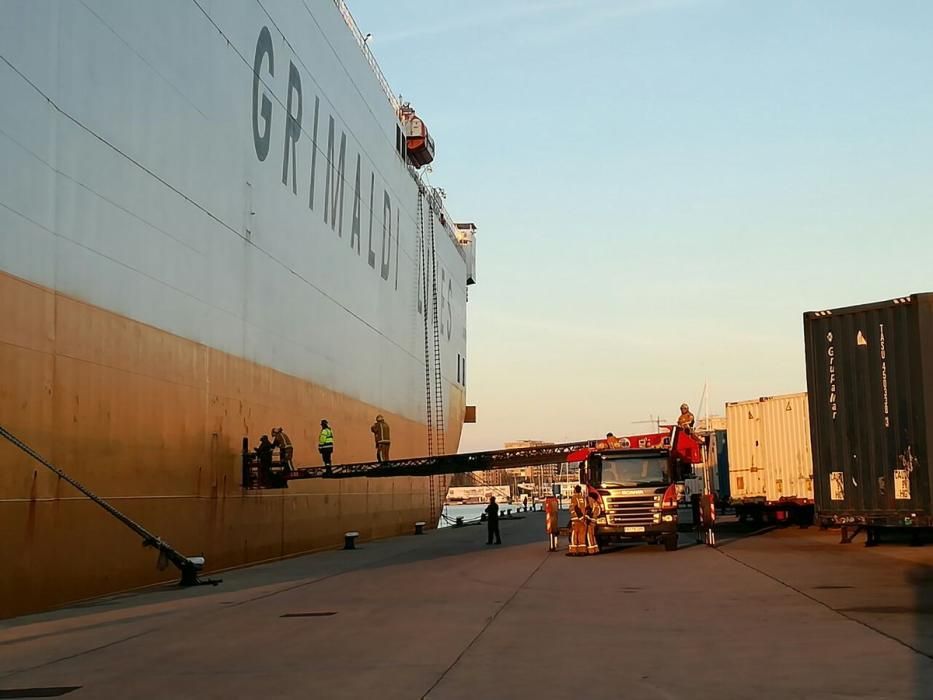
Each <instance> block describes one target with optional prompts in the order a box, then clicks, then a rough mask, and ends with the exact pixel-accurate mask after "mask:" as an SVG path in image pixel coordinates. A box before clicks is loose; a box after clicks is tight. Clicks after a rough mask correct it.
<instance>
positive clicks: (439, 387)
mask: <svg viewBox="0 0 933 700" xmlns="http://www.w3.org/2000/svg"><path fill="white" fill-rule="evenodd" d="M430 230H431V284H432V290H431V308H432V309H433V326H434V430H435V431H436V432H437V435H436V440H435V441H436V443H437V452H438V454H444V433H445V432H446V431H445V429H444V428H445V424H444V378H443V374H442V367H441V327H440V322H439V318H438V317H439V313H438V308H437V286H438V281H437V267H438V266H437V245H436V241H435V238H434V213H433V211H432V212H431V220H430Z"/></svg>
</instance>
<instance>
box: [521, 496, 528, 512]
mask: <svg viewBox="0 0 933 700" xmlns="http://www.w3.org/2000/svg"><path fill="white" fill-rule="evenodd" d="M522 508H524V509H525V512H526V513H527V512H528V496H522Z"/></svg>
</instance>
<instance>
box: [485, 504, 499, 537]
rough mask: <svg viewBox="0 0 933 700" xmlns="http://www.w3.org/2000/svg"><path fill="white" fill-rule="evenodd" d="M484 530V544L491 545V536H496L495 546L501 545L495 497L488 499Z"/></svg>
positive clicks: (497, 507)
mask: <svg viewBox="0 0 933 700" xmlns="http://www.w3.org/2000/svg"><path fill="white" fill-rule="evenodd" d="M486 530H487V534H488V537H487V538H486V544H492V537H493V535H495V536H496V544H502V538H501V537H500V536H499V504H498V503H496V497H495V496H490V497H489V505H488V506H486Z"/></svg>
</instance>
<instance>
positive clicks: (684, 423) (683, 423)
mask: <svg viewBox="0 0 933 700" xmlns="http://www.w3.org/2000/svg"><path fill="white" fill-rule="evenodd" d="M695 422H696V420H695V419H694V417H693V414H692V413H691V412H690V407H689V406H688V405H687V404H685V403H682V404H680V415H679V416H677V427H678V428H683V429H685V430H686V432H687V433H689V432H690V429H692V428H693V424H694V423H695Z"/></svg>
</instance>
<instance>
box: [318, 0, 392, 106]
mask: <svg viewBox="0 0 933 700" xmlns="http://www.w3.org/2000/svg"><path fill="white" fill-rule="evenodd" d="M334 4H335V5H336V6H337V9H338V10H340V15H341V16H342V17H343V21H344V22H346V23H347V26H348V27H349V28H350V32H351V33H352V34H353V36H354V37H355V38H356V43H357V44H359V45H360V50H361V51H362V52H363V55H364V56H365V57H366V60H367V61H368V62H369V66H370V68H372V69H373V73H374V74H375V76H376V80H378V81H379V84H380V85H381V86H382V91H383V92H385V94H386V98H388V100H389V104H390V105H392V109H394V110H395V113H396V114H398V113H399V110H400V108H401V103H400V102H399V100H398V98H397V97H396V96H395V94H394V93H393V92H392V88H391V87H389V81H388V80H386V77H385V75H384V74H383V72H382V69H381V68H380V67H379V64H378V63H376V57H375V56H373V52H372V51H370V50H369V44H367V43H366V37H364V36H363V32H361V31H360V28H359V26H358V25H357V24H356V20H355V19H353V15H352V14H350V8H349V7H347V3H346V2H344V0H334Z"/></svg>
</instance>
